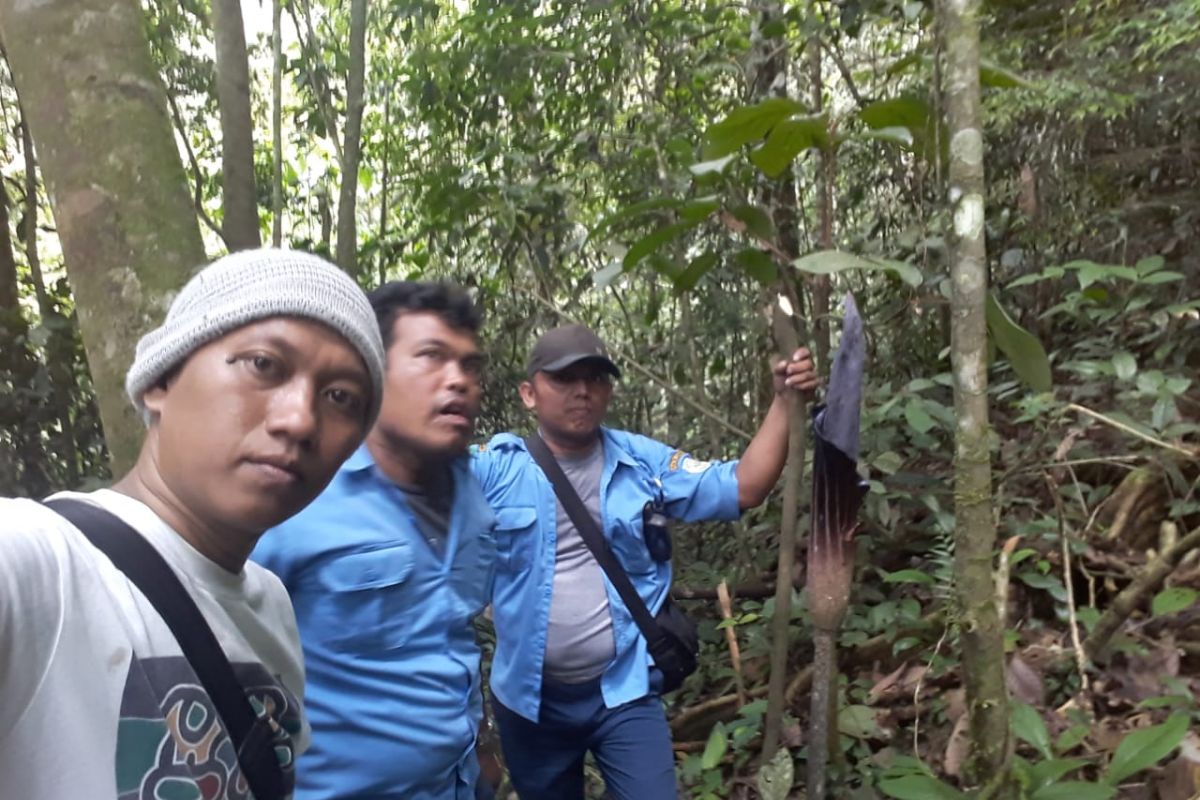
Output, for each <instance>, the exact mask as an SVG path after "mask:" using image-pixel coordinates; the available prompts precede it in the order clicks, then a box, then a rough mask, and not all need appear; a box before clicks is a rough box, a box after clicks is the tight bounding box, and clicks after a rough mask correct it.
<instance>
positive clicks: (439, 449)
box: [252, 282, 495, 800]
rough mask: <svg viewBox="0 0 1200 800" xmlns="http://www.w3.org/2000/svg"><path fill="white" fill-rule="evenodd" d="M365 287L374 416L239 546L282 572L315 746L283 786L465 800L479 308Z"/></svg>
mask: <svg viewBox="0 0 1200 800" xmlns="http://www.w3.org/2000/svg"><path fill="white" fill-rule="evenodd" d="M370 300H371V305H372V306H373V307H374V308H375V313H376V317H377V318H378V321H379V326H380V331H381V333H382V335H383V344H384V348H385V349H386V357H387V358H386V374H385V375H384V379H385V380H384V396H383V405H382V408H381V410H380V414H379V419H378V421H377V422H376V423H375V426H374V428H372V430H371V432H370V434H369V435H368V436H367V440H366V443H365V444H364V445H363V446H362V447H360V448H359V449H358V451H357V452H356V453H354V455H352V456H351V457H350V458H349V460H347V461H346V463H345V465H344V466H343V467H342V468H341V470H340V471H339V472H338V473H337V475H336V476H335V477H334V479H333V481H332V482H331V483H330V485H329V488H328V489H326V490H325V492H324V493H323V494H321V495H320V496H319V497H318V498H317V499H316V500H315V501H314V502H313V503H312V505H310V506H309V507H308V508H307V509H305V510H304V512H302V513H301V514H298V515H297V516H295V517H293V518H292V519H290V520H288V521H287V522H286V523H284V524H283V525H280V526H279V527H277V528H274V529H272V530H270V531H268V532H267V534H266V535H265V536H264V537H263V538H262V540H261V542H260V543H259V545H258V547H257V548H256V549H255V551H254V553H253V555H252V558H254V559H255V560H256V561H258V562H259V563H261V564H263V565H264V566H266V567H267V568H269V569H270V570H272V571H273V572H275V573H276V574H277V575H278V576H279V577H280V578H281V579H282V580H283V583H284V585H285V586H286V587H287V589H288V592H289V593H290V594H291V597H292V602H293V604H294V605H295V608H296V619H297V622H298V624H299V627H300V639H301V642H302V643H303V645H304V655H305V664H306V668H307V672H308V675H307V687H306V690H305V697H304V705H305V709H306V711H307V712H308V715H309V720H310V722H311V724H312V748H311V749H310V750H309V751H308V753H307V754H305V757H304V758H302V759H300V760H299V761H298V762H297V789H296V798H297V800H318V798H332V797H338V798H367V797H369V798H372V799H373V800H377V799H380V798H396V800H401V798H402V799H403V800H474V798H475V787H476V783H477V781H478V776H479V767H478V764H477V762H476V758H475V752H474V748H475V740H476V736H477V734H478V729H479V722H480V717H481V712H482V704H481V694H480V672H479V648H478V645H477V643H476V639H475V631H474V628H473V626H472V622H473V620H474V618H475V616H476V615H477V614H479V613H480V612H481V611H482V610H483V608H484V607H485V606H486V605H487V604H488V601H489V594H490V591H491V586H492V570H493V564H494V561H495V540H494V538H493V535H492V526H493V522H494V519H493V516H492V512H491V510H490V509H489V508H488V506H487V502H486V501H485V499H484V496H483V493H482V491H481V490H480V487H479V484H478V483H477V482H476V481H475V478H474V477H473V476H472V474H471V471H470V468H469V463H468V458H467V457H466V446H467V442H468V440H469V439H470V437H471V435H472V433H473V431H474V426H475V418H476V416H477V415H478V413H479V403H480V394H481V389H480V373H481V370H482V367H483V363H484V358H483V355H482V354H481V352H480V350H479V346H478V341H477V336H478V330H479V324H480V318H479V312H478V311H477V309H476V308H475V306H474V305H473V304H472V302H471V300H470V299H469V298H468V297H467V296H466V294H465V293H463V292H462V290H460V289H457V288H453V287H450V286H448V285H446V284H428V283H411V282H397V283H390V284H387V285H385V286H383V287H381V288H379V289H377V290H375V291H374V292H372V293H371V295H370Z"/></svg>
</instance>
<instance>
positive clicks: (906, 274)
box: [792, 250, 922, 286]
mask: <svg viewBox="0 0 1200 800" xmlns="http://www.w3.org/2000/svg"><path fill="white" fill-rule="evenodd" d="M792 266H794V267H795V268H796V269H798V270H801V271H802V272H811V273H814V274H816V275H829V274H831V273H834V272H842V271H844V270H848V269H864V270H884V271H887V272H891V273H893V274H895V275H896V276H897V277H899V278H900V280H902V281H904V282H905V283H907V284H908V285H909V286H920V285H921V280H922V276H921V271H920V270H919V269H917V268H916V267H914V266H913V265H912V264H909V263H907V262H904V261H892V260H890V259H882V258H870V257H868V256H857V255H855V254H853V253H846V252H843V251H841V250H819V251H817V252H815V253H809V254H808V255H806V256H804V257H803V258H798V259H796V260H795V261H793V262H792Z"/></svg>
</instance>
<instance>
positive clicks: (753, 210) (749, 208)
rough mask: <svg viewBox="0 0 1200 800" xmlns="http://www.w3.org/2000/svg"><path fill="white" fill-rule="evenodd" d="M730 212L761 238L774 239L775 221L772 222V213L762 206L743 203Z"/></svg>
mask: <svg viewBox="0 0 1200 800" xmlns="http://www.w3.org/2000/svg"><path fill="white" fill-rule="evenodd" d="M729 213H730V214H733V216H734V218H735V219H737V220H739V221H740V222H742V223H743V224H745V226H746V230H748V231H750V233H752V234H754V235H755V236H757V237H758V238H759V239H764V240H766V241H768V242H770V241H774V239H775V223H773V222H771V215H770V214H768V213H767V212H766V210H765V209H764V208H763V207H762V206H753V205H742V206H738V207H737V208H734V209H731V210H730V212H729Z"/></svg>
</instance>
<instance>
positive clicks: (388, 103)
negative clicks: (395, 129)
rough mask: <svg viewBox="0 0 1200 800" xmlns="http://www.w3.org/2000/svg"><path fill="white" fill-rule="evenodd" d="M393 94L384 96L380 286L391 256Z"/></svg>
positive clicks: (380, 206) (380, 189)
mask: <svg viewBox="0 0 1200 800" xmlns="http://www.w3.org/2000/svg"><path fill="white" fill-rule="evenodd" d="M391 145H392V93H391V91H390V90H389V91H388V92H387V93H386V94H384V96H383V159H382V161H383V166H382V167H381V172H382V173H383V174H382V176H381V180H380V181H379V285H380V286H382V285H383V284H385V283H387V270H388V266H389V264H388V260H389V256H390V252H389V248H388V244H387V233H388V189H389V188H390V187H389V184H390V183H391V177H392V176H391V171H390V170H389V169H388V166H389V164H390V163H391V160H392V150H391Z"/></svg>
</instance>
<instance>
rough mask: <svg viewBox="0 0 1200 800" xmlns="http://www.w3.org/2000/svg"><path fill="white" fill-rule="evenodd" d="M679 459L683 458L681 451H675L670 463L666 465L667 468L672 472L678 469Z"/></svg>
mask: <svg viewBox="0 0 1200 800" xmlns="http://www.w3.org/2000/svg"><path fill="white" fill-rule="evenodd" d="M681 458H683V451H682V450H676V451H675V452H674V453H672V454H671V461H670V463H668V464H667V468H668V469H670V470H671V471H672V472H674V471H675V470H677V469H679V459H681Z"/></svg>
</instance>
